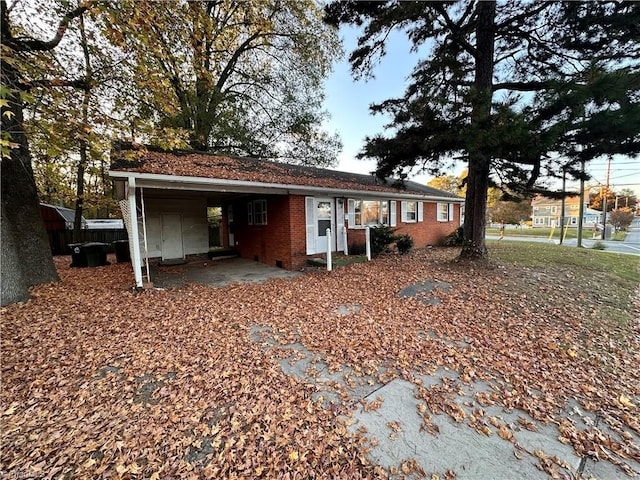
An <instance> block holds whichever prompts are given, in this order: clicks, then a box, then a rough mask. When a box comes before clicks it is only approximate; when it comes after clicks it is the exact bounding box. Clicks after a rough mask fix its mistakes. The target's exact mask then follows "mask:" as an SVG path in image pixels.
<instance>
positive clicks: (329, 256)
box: [326, 228, 332, 271]
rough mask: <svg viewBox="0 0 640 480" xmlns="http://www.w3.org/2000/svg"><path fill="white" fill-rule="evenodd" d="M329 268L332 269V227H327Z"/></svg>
mask: <svg viewBox="0 0 640 480" xmlns="http://www.w3.org/2000/svg"><path fill="white" fill-rule="evenodd" d="M326 233H327V270H328V271H331V267H332V265H331V229H330V228H327V232H326Z"/></svg>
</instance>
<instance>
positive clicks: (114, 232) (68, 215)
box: [40, 203, 127, 255]
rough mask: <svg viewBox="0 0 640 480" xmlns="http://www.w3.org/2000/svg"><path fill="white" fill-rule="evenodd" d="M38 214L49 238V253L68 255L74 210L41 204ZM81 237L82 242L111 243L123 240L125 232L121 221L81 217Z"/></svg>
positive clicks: (71, 237) (71, 240) (71, 239)
mask: <svg viewBox="0 0 640 480" xmlns="http://www.w3.org/2000/svg"><path fill="white" fill-rule="evenodd" d="M40 213H41V215H42V219H43V220H44V225H45V229H46V230H47V235H48V237H49V245H50V246H51V253H53V254H54V255H69V253H70V250H69V248H68V245H69V244H70V243H72V242H73V225H74V219H75V214H76V212H75V210H72V209H70V208H65V207H60V206H57V205H49V204H47V203H41V204H40ZM81 237H82V241H85V242H104V243H111V242H113V241H115V240H125V239H126V238H127V232H126V230H125V229H124V224H123V222H122V220H117V219H97V220H87V219H86V218H84V217H82V230H81Z"/></svg>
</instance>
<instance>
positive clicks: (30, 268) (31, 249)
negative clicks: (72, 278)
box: [0, 0, 88, 305]
mask: <svg viewBox="0 0 640 480" xmlns="http://www.w3.org/2000/svg"><path fill="white" fill-rule="evenodd" d="M87 8H88V6H87V5H82V6H79V7H77V8H74V9H71V10H69V11H68V12H66V13H64V14H63V15H62V16H61V20H60V22H59V24H58V26H57V30H56V33H55V34H54V35H53V36H52V37H51V39H50V40H40V39H35V38H31V37H28V36H20V35H18V36H15V35H14V30H13V25H12V23H11V21H10V18H9V14H10V10H9V7H8V5H7V2H6V1H5V0H2V1H0V27H1V31H2V33H1V35H2V58H1V60H0V61H1V71H2V77H1V82H0V87H1V89H0V98H1V108H0V119H1V127H2V157H3V158H2V193H1V197H2V204H1V205H2V211H1V216H2V222H1V223H0V230H1V241H2V249H0V250H1V252H2V253H1V261H2V279H1V280H2V281H1V283H2V285H1V298H0V303H1V304H2V305H6V304H8V303H13V302H18V301H22V300H26V299H27V298H28V289H29V287H31V286H32V285H36V284H39V283H45V282H51V281H56V280H57V279H58V276H57V273H56V270H55V267H54V265H53V258H52V256H51V249H50V248H49V242H48V238H47V234H46V232H45V228H44V223H43V221H42V217H41V215H40V206H39V201H38V195H37V191H36V185H35V181H34V177H33V168H32V164H31V154H30V151H29V142H28V140H27V136H26V135H25V131H24V126H23V120H24V116H23V109H24V101H25V98H26V96H27V94H28V92H27V89H28V86H25V85H24V84H23V82H22V76H21V72H20V71H19V69H18V65H19V63H21V62H28V61H29V58H30V57H31V56H33V55H34V54H35V53H37V52H42V51H49V50H53V49H54V48H56V46H57V45H58V44H59V43H60V41H61V40H62V38H63V37H64V35H65V33H66V31H67V28H68V26H69V24H70V23H71V22H72V21H73V20H74V19H75V18H77V17H79V16H81V15H82V14H83V13H84V12H85V11H86V10H87Z"/></svg>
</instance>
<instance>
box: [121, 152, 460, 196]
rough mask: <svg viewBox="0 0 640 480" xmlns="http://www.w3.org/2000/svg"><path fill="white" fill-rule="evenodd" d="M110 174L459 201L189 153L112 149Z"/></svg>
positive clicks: (414, 189) (370, 181)
mask: <svg viewBox="0 0 640 480" xmlns="http://www.w3.org/2000/svg"><path fill="white" fill-rule="evenodd" d="M111 171H125V172H137V173H152V174H161V175H175V176H183V177H200V178H215V179H223V180H238V181H246V182H259V183H271V184H286V185H298V186H310V187H322V188H337V189H344V190H363V191H380V192H404V193H415V194H420V195H428V196H436V197H448V198H452V199H460V197H458V196H457V195H455V194H453V193H450V192H446V191H443V190H439V189H437V188H432V187H429V186H427V185H421V184H419V183H416V182H405V183H404V184H403V185H402V186H400V188H398V185H397V184H394V181H393V180H390V181H387V182H386V183H385V182H383V181H381V180H379V179H377V178H376V177H375V176H374V175H373V174H368V175H367V174H359V173H349V172H340V171H336V170H328V169H323V168H317V167H308V166H303V165H292V164H287V163H280V162H273V161H269V160H262V159H256V158H246V157H231V156H224V155H213V154H208V153H201V152H192V151H180V152H171V153H169V152H157V151H150V150H116V151H114V152H112V165H111Z"/></svg>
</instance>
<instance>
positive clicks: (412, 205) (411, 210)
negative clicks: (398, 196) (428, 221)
mask: <svg viewBox="0 0 640 480" xmlns="http://www.w3.org/2000/svg"><path fill="white" fill-rule="evenodd" d="M402 221H403V222H404V223H414V222H417V221H418V202H402Z"/></svg>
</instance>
